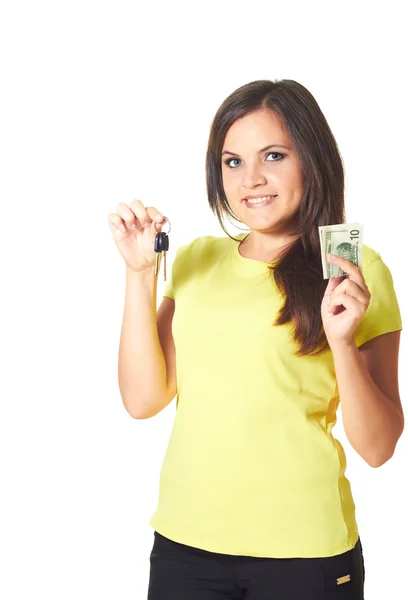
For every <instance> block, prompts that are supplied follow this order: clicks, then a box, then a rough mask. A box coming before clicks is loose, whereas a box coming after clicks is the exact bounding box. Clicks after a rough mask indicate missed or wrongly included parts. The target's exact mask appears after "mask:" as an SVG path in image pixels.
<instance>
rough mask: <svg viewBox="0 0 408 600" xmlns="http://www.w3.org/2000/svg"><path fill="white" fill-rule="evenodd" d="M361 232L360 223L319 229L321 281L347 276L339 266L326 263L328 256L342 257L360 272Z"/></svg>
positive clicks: (341, 224)
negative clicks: (321, 266)
mask: <svg viewBox="0 0 408 600" xmlns="http://www.w3.org/2000/svg"><path fill="white" fill-rule="evenodd" d="M363 230H364V226H363V225H361V224H360V223H340V224H338V225H322V226H320V227H319V237H320V250H321V253H322V265H323V279H331V278H332V277H342V276H343V275H346V274H347V273H345V271H343V269H341V268H340V267H339V266H337V265H333V264H332V263H330V262H328V260H327V257H328V255H329V254H335V255H336V256H342V257H343V258H346V259H347V260H349V261H350V262H352V263H353V264H355V265H356V266H357V267H358V268H359V269H360V270H361V266H362V246H363Z"/></svg>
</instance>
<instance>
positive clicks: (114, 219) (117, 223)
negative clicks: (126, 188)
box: [108, 213, 126, 233]
mask: <svg viewBox="0 0 408 600" xmlns="http://www.w3.org/2000/svg"><path fill="white" fill-rule="evenodd" d="M108 223H109V226H110V228H111V231H112V233H115V231H123V232H126V226H125V224H124V222H123V221H122V219H121V217H120V216H119V215H117V214H115V213H111V214H110V215H108Z"/></svg>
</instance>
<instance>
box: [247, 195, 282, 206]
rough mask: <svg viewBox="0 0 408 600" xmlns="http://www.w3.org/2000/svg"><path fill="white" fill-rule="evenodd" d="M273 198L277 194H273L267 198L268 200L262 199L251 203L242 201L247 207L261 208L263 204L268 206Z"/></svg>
mask: <svg viewBox="0 0 408 600" xmlns="http://www.w3.org/2000/svg"><path fill="white" fill-rule="evenodd" d="M275 198H277V196H273V198H269V199H268V200H264V201H263V202H256V203H251V202H248V201H247V200H243V202H244V204H245V205H246V206H248V208H262V207H264V206H268V204H271V202H273V201H274V200H275Z"/></svg>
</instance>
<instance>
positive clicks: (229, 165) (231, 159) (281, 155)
mask: <svg viewBox="0 0 408 600" xmlns="http://www.w3.org/2000/svg"><path fill="white" fill-rule="evenodd" d="M270 154H275V155H278V156H279V157H280V158H278V159H277V160H271V161H268V162H278V161H279V160H282V158H283V157H284V154H281V153H280V152H268V154H267V155H266V156H269V155H270ZM233 160H238V161H239V160H240V159H239V158H227V160H224V163H225V164H226V165H228V167H230V168H231V169H234V168H235V167H231V161H233Z"/></svg>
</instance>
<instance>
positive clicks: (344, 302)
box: [329, 293, 366, 317]
mask: <svg viewBox="0 0 408 600" xmlns="http://www.w3.org/2000/svg"><path fill="white" fill-rule="evenodd" d="M331 304H332V306H331V307H330V309H329V312H333V311H334V310H335V309H336V307H337V306H344V307H345V309H346V310H347V311H348V312H349V314H350V315H352V316H354V317H357V316H360V315H361V314H364V313H365V311H366V306H365V305H364V304H362V303H361V302H359V301H358V300H357V299H356V298H354V297H353V296H349V295H348V294H346V293H343V294H339V295H338V296H336V298H332V302H331Z"/></svg>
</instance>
